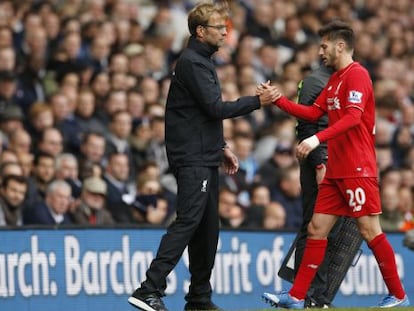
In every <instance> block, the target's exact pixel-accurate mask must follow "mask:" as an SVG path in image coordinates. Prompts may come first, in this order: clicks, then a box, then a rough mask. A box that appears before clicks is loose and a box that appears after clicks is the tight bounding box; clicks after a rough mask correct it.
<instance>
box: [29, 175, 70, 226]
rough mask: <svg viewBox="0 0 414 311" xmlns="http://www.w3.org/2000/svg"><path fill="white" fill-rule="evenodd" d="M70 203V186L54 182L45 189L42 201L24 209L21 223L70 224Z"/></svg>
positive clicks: (59, 181)
mask: <svg viewBox="0 0 414 311" xmlns="http://www.w3.org/2000/svg"><path fill="white" fill-rule="evenodd" d="M71 201H72V192H71V187H70V185H69V184H68V183H67V182H66V181H64V180H59V179H58V180H54V181H53V182H51V183H50V184H49V185H48V187H47V189H46V195H45V200H44V201H39V202H37V204H33V205H32V206H30V207H28V208H26V209H24V211H23V223H24V224H26V225H65V224H71V223H72V220H71V218H70V215H69V207H70V203H71Z"/></svg>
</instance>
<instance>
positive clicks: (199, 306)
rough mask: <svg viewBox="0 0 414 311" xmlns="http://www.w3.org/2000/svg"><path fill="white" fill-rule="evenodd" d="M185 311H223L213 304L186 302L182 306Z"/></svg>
mask: <svg viewBox="0 0 414 311" xmlns="http://www.w3.org/2000/svg"><path fill="white" fill-rule="evenodd" d="M184 310H185V311H198V310H200V311H201V310H212V311H213V310H215V311H223V309H220V308H219V307H218V306H216V305H215V304H214V303H213V302H211V301H209V302H203V303H201V302H187V303H186V304H185V306H184Z"/></svg>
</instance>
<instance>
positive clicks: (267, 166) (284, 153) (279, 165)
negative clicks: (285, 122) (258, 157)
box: [258, 141, 297, 191]
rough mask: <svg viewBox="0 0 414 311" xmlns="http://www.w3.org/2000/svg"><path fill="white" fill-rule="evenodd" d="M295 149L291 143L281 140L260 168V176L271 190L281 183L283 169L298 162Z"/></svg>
mask: <svg viewBox="0 0 414 311" xmlns="http://www.w3.org/2000/svg"><path fill="white" fill-rule="evenodd" d="M296 162H297V160H296V157H295V155H294V149H293V146H292V144H291V143H288V142H284V141H280V142H278V144H277V145H276V147H275V149H274V152H273V155H272V157H271V158H270V159H269V160H267V161H266V162H264V163H263V164H262V165H261V166H260V168H259V172H258V174H259V176H260V180H261V182H262V183H264V184H265V185H266V186H267V187H269V189H270V190H271V191H273V189H276V188H277V187H278V185H279V179H280V175H281V171H282V170H283V169H285V168H287V167H289V166H291V165H292V164H294V163H296Z"/></svg>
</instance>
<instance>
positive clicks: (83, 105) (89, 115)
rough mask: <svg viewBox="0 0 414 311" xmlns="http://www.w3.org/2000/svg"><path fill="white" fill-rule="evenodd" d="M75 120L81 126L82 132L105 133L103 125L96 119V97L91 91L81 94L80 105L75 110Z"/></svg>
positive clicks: (84, 90) (82, 91)
mask: <svg viewBox="0 0 414 311" xmlns="http://www.w3.org/2000/svg"><path fill="white" fill-rule="evenodd" d="M75 119H76V121H77V123H78V124H79V126H80V129H81V132H82V133H85V132H90V131H97V132H100V133H104V132H105V127H104V126H103V124H102V123H101V122H100V121H99V120H98V119H97V118H96V117H95V95H94V94H93V92H92V91H91V90H89V89H82V90H81V91H80V92H79V96H78V104H77V105H76V110H75Z"/></svg>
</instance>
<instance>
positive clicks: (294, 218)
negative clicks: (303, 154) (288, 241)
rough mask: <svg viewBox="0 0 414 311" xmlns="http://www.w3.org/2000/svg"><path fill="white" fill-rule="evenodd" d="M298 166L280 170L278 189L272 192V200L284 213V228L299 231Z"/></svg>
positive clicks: (300, 204)
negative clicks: (281, 207) (278, 204)
mask: <svg viewBox="0 0 414 311" xmlns="http://www.w3.org/2000/svg"><path fill="white" fill-rule="evenodd" d="M299 175H300V174H299V166H298V165H297V164H293V165H292V166H290V167H288V168H285V169H284V170H282V173H281V175H280V180H279V187H278V188H277V189H275V190H274V191H273V192H272V200H273V201H276V202H279V203H280V204H281V205H282V206H283V208H284V209H285V211H286V228H289V229H299V228H300V226H301V224H302V196H301V186H300V178H299Z"/></svg>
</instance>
